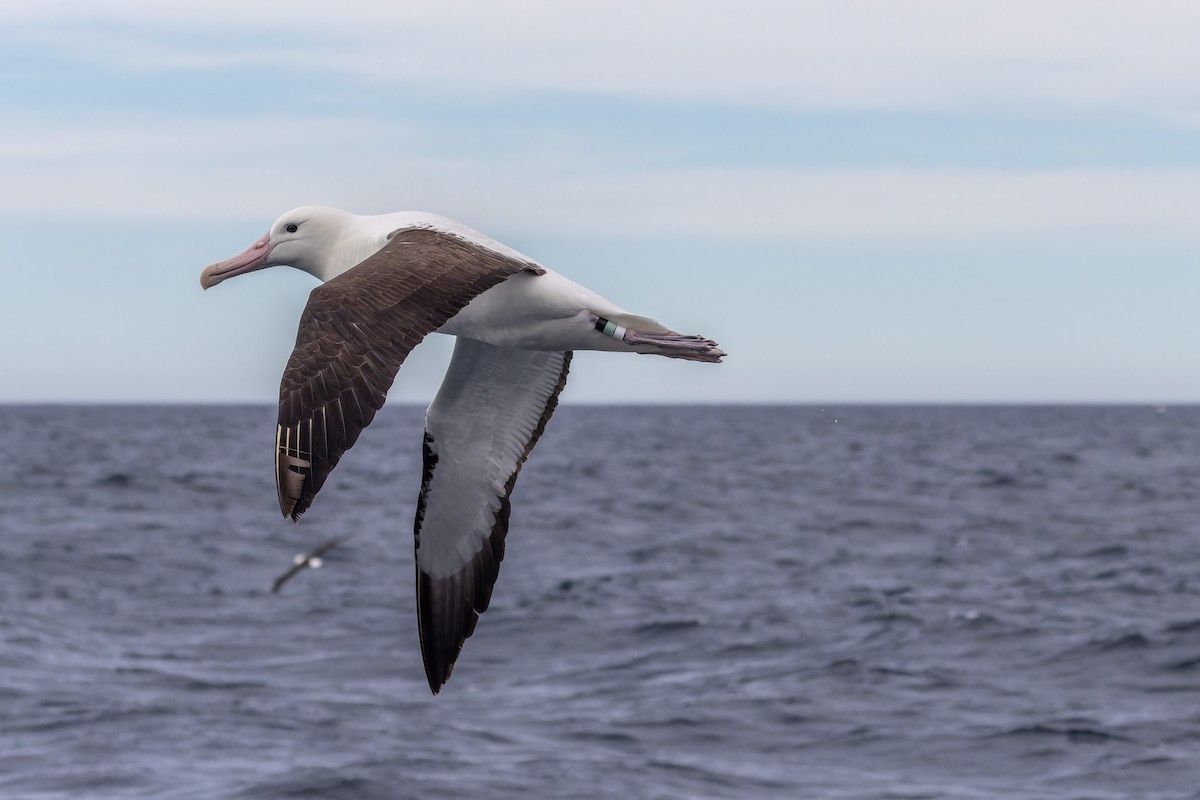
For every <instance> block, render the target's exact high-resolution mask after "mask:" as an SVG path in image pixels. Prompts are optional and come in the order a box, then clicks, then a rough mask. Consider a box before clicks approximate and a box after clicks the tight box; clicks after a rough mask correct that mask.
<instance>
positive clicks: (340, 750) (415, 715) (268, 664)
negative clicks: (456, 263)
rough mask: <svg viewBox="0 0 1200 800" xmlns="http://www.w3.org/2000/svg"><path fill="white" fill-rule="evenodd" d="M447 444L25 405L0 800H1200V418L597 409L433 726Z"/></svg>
mask: <svg viewBox="0 0 1200 800" xmlns="http://www.w3.org/2000/svg"><path fill="white" fill-rule="evenodd" d="M422 417H423V410H422V409H419V408H415V407H405V406H401V407H396V408H388V409H385V410H384V412H382V413H381V414H380V416H379V417H378V418H377V420H376V421H375V423H374V424H372V426H371V427H370V428H369V429H368V430H367V431H366V432H365V433H364V434H363V437H362V438H361V439H360V440H359V442H358V444H357V445H356V446H355V447H354V449H353V450H351V451H350V452H349V453H348V454H347V456H346V457H345V458H344V459H343V461H342V463H341V464H340V465H339V466H338V468H337V470H335V472H334V473H333V475H332V477H331V478H330V480H329V481H328V482H327V483H326V485H325V487H324V489H323V490H322V493H321V495H320V497H318V499H317V501H316V503H315V505H314V506H313V509H312V511H310V512H309V513H308V514H307V515H306V516H305V518H304V519H303V520H302V521H301V523H300V524H299V525H293V524H291V523H289V522H286V521H284V520H283V519H282V518H281V517H280V515H279V511H278V508H277V505H276V500H275V489H274V475H273V467H272V457H273V445H274V423H275V411H274V409H273V408H268V407H245V406H243V407H223V406H197V407H183V406H146V407H134V406H128V407H121V406H46V407H21V406H8V407H0V448H2V449H3V458H2V459H0V798H5V799H6V800H7V799H8V798H21V799H23V798H31V799H33V798H47V799H48V798H56V799H57V798H71V799H72V800H77V799H78V798H155V799H156V800H157V799H159V798H163V799H167V798H179V799H181V800H182V799H183V798H188V799H191V798H322V799H325V798H329V799H332V800H338V799H341V798H345V799H346V800H350V799H354V800H369V799H371V798H387V799H388V800H394V799H395V798H418V797H421V798H426V797H447V798H488V800H493V799H495V798H514V799H515V798H573V799H574V798H663V799H664V800H665V799H667V798H729V799H730V800H747V799H748V798H803V799H807V798H833V799H835V800H836V799H841V798H856V799H857V798H880V799H882V798H890V799H895V800H900V799H901V798H903V799H911V800H916V798H939V799H940V798H947V799H950V798H954V799H958V798H963V799H967V798H971V799H972V800H974V799H977V798H988V799H989V800H990V799H991V798H1005V800H1011V799H1014V798H1015V799H1021V798H1038V799H1039V800H1040V799H1041V798H1094V799H1104V798H1137V799H1138V800H1156V799H1158V798H1173V799H1174V798H1198V797H1200V408H1192V407H1169V408H1155V407H1112V408H1110V407H995V408H991V407H959V406H950V407H936V406H929V407H890V406H874V407H858V406H837V407H835V406H824V407H820V406H799V407H765V406H761V407H760V406H744V407H691V406H677V407H587V406H571V405H567V406H565V407H563V408H561V409H560V410H559V411H558V413H557V414H556V415H555V418H554V420H553V421H552V422H551V424H550V426H549V428H548V429H547V431H546V434H545V436H544V438H543V439H542V441H541V443H540V444H539V445H538V447H537V449H536V451H535V452H534V454H533V456H532V457H531V458H530V461H529V463H528V464H527V465H526V468H525V470H524V472H523V473H522V475H521V478H520V480H519V481H518V483H517V486H516V490H515V492H514V495H513V512H512V520H511V527H510V532H509V537H508V549H507V556H506V559H505V561H504V565H503V567H502V569H501V572H500V579H499V582H498V583H497V585H496V589H495V593H494V596H493V600H492V606H491V608H490V609H489V610H488V612H487V613H486V614H484V615H483V617H482V618H481V619H480V622H479V625H478V627H477V629H476V631H475V635H474V636H473V637H472V638H471V639H469V640H468V641H467V644H466V647H465V649H464V651H463V653H462V656H461V657H460V659H459V661H458V666H457V668H456V669H455V672H454V675H453V677H452V678H451V679H450V682H449V684H448V685H447V686H446V688H445V689H444V690H443V692H442V694H441V695H440V696H438V697H433V696H432V695H431V694H430V692H429V689H428V687H427V685H426V681H425V676H424V673H423V670H422V666H421V659H420V654H419V649H418V641H417V631H416V622H415V613H414V586H413V565H412V518H413V512H414V506H415V503H416V497H417V490H418V487H419V482H420V471H421V465H420V442H421V428H422ZM342 533H349V534H353V536H352V538H350V539H349V540H347V541H346V542H345V543H343V544H342V545H340V546H339V547H337V548H335V549H333V550H331V551H329V552H328V553H327V554H326V556H325V565H324V566H323V567H322V568H321V569H318V570H306V571H304V572H302V573H300V574H299V575H297V576H296V577H295V578H293V579H292V581H291V582H289V583H288V584H287V585H286V586H285V587H284V588H283V590H282V591H281V592H280V593H278V594H272V593H271V584H272V582H273V580H274V579H275V577H276V576H277V575H279V574H280V573H282V572H283V571H285V570H286V569H287V567H288V566H289V565H290V564H291V560H292V557H293V555H295V554H296V553H299V552H302V551H306V550H308V549H310V548H312V547H314V546H316V545H317V544H319V543H321V542H323V541H325V540H326V539H329V538H331V537H333V536H335V535H338V534H342Z"/></svg>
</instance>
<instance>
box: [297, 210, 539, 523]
mask: <svg viewBox="0 0 1200 800" xmlns="http://www.w3.org/2000/svg"><path fill="white" fill-rule="evenodd" d="M525 270H532V271H535V272H541V271H542V270H541V268H540V267H537V265H535V264H533V263H531V262H526V261H520V260H517V259H515V258H510V257H508V256H505V255H502V254H500V253H497V252H495V251H493V250H489V249H488V248H485V247H482V246H480V245H477V244H474V243H472V242H469V241H467V240H465V239H462V238H459V237H457V236H454V235H451V234H447V233H442V232H439V231H432V230H428V229H421V228H412V229H406V230H401V231H398V232H396V233H395V234H393V236H392V237H391V239H390V241H389V242H388V243H387V244H386V245H384V247H383V248H382V249H381V250H380V251H379V252H377V253H375V254H374V255H372V256H370V257H369V258H367V259H366V260H364V261H363V262H362V263H360V264H358V265H356V266H355V267H353V268H352V269H350V270H348V271H347V272H345V273H343V274H341V275H339V276H338V277H336V278H334V279H332V280H330V281H328V282H326V283H325V284H323V285H321V286H319V287H317V288H316V289H314V290H313V292H312V294H311V295H310V297H309V301H308V305H307V306H306V307H305V309H304V313H303V314H302V315H301V317H300V325H299V330H298V331H297V333H296V346H295V348H294V349H293V351H292V355H291V358H289V359H288V363H287V367H286V368H285V369H284V373H283V379H282V380H281V381H280V385H279V427H278V435H277V448H276V472H275V474H276V487H277V489H278V493H279V507H280V510H281V511H282V512H283V514H284V516H287V517H291V518H292V519H293V520H298V519H299V518H300V515H301V514H303V513H304V512H305V510H307V509H308V507H309V506H310V505H311V504H312V501H313V498H315V497H316V495H317V492H319V491H320V489H321V486H322V485H323V484H324V483H325V479H326V478H327V477H328V476H329V473H330V472H331V471H332V470H333V468H334V467H335V466H336V465H337V463H338V460H339V459H340V458H341V457H342V454H343V453H345V452H346V450H348V449H350V447H351V446H352V445H353V444H354V442H355V441H356V440H357V439H358V435H359V433H361V432H362V430H363V428H365V427H366V426H367V425H369V424H370V423H371V420H372V419H373V418H374V416H375V412H376V411H378V410H379V409H380V408H381V407H382V406H383V403H384V400H385V399H386V398H387V392H388V389H389V388H390V387H391V385H392V381H393V380H395V377H396V372H397V371H398V370H399V369H400V365H401V364H403V363H404V359H405V358H407V356H408V354H409V352H411V351H412V349H413V348H414V347H415V346H416V345H417V344H418V343H419V342H420V341H421V340H422V339H423V338H425V336H426V335H428V334H429V333H431V332H432V331H435V330H437V329H438V328H440V327H441V326H442V325H444V324H445V323H446V321H447V320H449V319H450V318H451V317H453V316H454V315H455V314H457V313H458V312H459V311H460V310H461V309H462V308H463V306H465V305H466V304H467V303H469V302H470V301H471V300H472V299H474V298H475V297H476V296H477V295H479V294H481V293H482V292H485V291H487V290H488V289H490V288H491V287H492V286H495V285H496V284H497V283H499V282H500V281H502V280H504V279H505V278H508V277H509V276H511V275H514V274H516V273H518V272H522V271H525Z"/></svg>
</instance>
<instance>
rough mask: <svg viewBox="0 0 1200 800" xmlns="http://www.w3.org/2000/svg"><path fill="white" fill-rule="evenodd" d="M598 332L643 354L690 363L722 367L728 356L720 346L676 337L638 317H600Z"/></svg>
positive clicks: (700, 339) (698, 338)
mask: <svg viewBox="0 0 1200 800" xmlns="http://www.w3.org/2000/svg"><path fill="white" fill-rule="evenodd" d="M595 328H596V330H597V331H599V332H601V333H603V334H606V335H608V336H611V337H613V338H614V339H618V340H620V341H623V342H625V343H626V344H628V345H631V346H632V347H634V348H635V349H636V350H637V351H638V352H639V353H650V354H653V355H659V356H666V357H667V358H682V359H686V360H688V361H708V362H711V363H714V364H715V363H720V361H721V358H722V357H723V356H724V355H725V354H726V353H725V351H724V350H722V349H721V348H719V347H717V343H716V342H714V341H713V340H712V339H708V338H706V337H704V336H689V335H685V334H682V333H676V332H675V331H673V330H671V329H670V328H668V327H666V326H665V325H663V324H662V323H661V322H659V321H658V320H654V319H650V318H649V317H639V316H638V315H636V314H612V315H610V316H609V317H601V316H597V317H596V322H595Z"/></svg>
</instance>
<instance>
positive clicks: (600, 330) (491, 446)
mask: <svg viewBox="0 0 1200 800" xmlns="http://www.w3.org/2000/svg"><path fill="white" fill-rule="evenodd" d="M285 264H286V265H289V266H292V267H295V268H297V269H301V270H303V271H305V272H308V273H310V274H311V275H313V276H315V277H316V278H317V279H318V280H320V281H322V282H323V285H321V286H318V287H317V288H316V289H314V290H313V292H312V294H311V295H310V296H309V299H308V305H307V306H306V307H305V309H304V313H303V314H302V315H301V317H300V329H299V331H298V333H297V335H296V347H295V349H294V350H293V351H292V355H291V358H290V359H289V360H288V363H287V367H286V368H285V370H284V373H283V380H282V382H281V384H280V387H279V424H278V427H277V428H276V434H275V444H276V460H275V484H276V488H277V490H278V494H279V507H280V508H281V509H282V511H283V514H284V516H285V517H291V518H292V520H299V518H300V515H301V514H303V513H304V511H305V510H306V509H307V508H308V507H309V505H310V504H311V503H312V501H313V498H314V497H315V496H316V494H317V492H318V491H319V490H320V488H321V485H322V484H323V483H324V482H325V479H326V478H327V477H328V476H329V473H330V471H331V470H332V469H333V468H334V466H335V465H336V464H337V462H338V459H339V458H341V456H342V454H343V453H344V452H346V450H348V449H349V448H350V446H351V445H353V444H354V442H355V440H356V439H357V438H358V435H359V433H360V432H361V431H362V429H363V428H365V427H366V426H367V425H368V424H369V423H370V422H371V419H372V418H373V417H374V416H375V412H376V411H378V410H379V408H380V407H382V406H383V403H384V400H385V399H386V398H387V391H388V389H389V388H390V386H391V385H392V381H393V379H394V378H395V377H396V372H397V371H398V370H399V369H400V365H401V364H402V363H403V362H404V359H405V357H406V356H408V354H409V352H410V351H411V350H412V349H413V347H415V346H416V345H417V343H418V342H420V341H421V340H422V339H423V338H425V336H426V335H427V334H429V333H433V332H435V331H436V332H438V333H447V334H450V335H452V336H456V337H457V341H456V344H455V346H454V356H453V358H452V360H451V362H450V366H449V368H448V370H447V372H446V376H445V378H444V379H443V381H442V386H441V388H440V389H439V390H438V393H437V396H436V397H435V398H434V401H433V403H432V404H431V405H430V406H429V409H428V410H427V411H426V414H425V442H424V447H423V454H424V470H423V475H422V479H421V492H420V495H419V496H418V498H417V514H416V524H415V526H414V533H415V540H416V567H417V626H418V631H419V633H420V639H421V654H422V656H423V658H424V661H425V674H426V677H427V678H428V679H429V688H430V689H432V690H433V693H434V694H437V693H438V691H439V690H440V689H441V687H442V686H443V685H444V684H445V683H446V680H447V679H448V678H449V677H450V671H451V670H452V669H453V668H454V662H455V659H457V658H458V654H459V652H460V651H461V650H462V645H463V642H464V641H465V640H466V638H467V637H468V636H470V635H471V633H472V632H473V631H474V629H475V623H476V621H477V620H478V618H479V614H481V613H482V612H483V611H484V610H485V609H487V606H488V601H489V599H490V598H491V594H492V586H493V584H494V583H495V582H496V575H497V572H498V570H499V567H500V560H501V559H502V558H503V556H504V537H505V534H506V533H507V530H508V515H509V496H510V495H511V493H512V489H513V484H514V483H516V480H517V473H518V472H519V471H520V469H521V465H522V464H523V463H524V462H525V459H526V458H527V457H528V455H529V452H530V451H531V450H532V449H533V446H534V445H535V444H536V443H537V440H538V437H539V436H540V435H541V433H542V431H543V430H544V429H545V427H546V423H547V422H548V421H549V419H550V415H551V414H552V413H553V411H554V408H555V406H556V405H557V402H558V395H559V393H560V392H561V391H562V389H563V386H564V385H565V384H566V381H567V369H568V367H569V365H570V363H571V351H573V350H609V351H614V352H624V353H649V354H654V355H661V356H667V357H669V358H683V359H688V360H691V361H709V362H717V361H720V360H721V357H722V356H723V355H725V353H724V352H723V351H722V350H720V349H718V347H717V345H716V343H715V342H713V341H712V340H711V339H706V338H704V337H702V336H684V335H681V334H678V333H676V332H674V331H672V330H671V329H669V328H667V327H665V326H664V325H662V324H661V323H659V322H657V321H655V320H653V319H650V318H649V317H640V316H637V315H634V314H630V313H628V312H626V311H624V310H622V309H621V308H620V307H618V306H616V305H614V304H613V303H611V302H609V301H608V300H605V299H604V298H603V297H600V296H599V295H597V294H596V293H594V292H592V291H589V290H588V289H585V288H584V287H582V286H579V285H578V284H575V283H573V282H571V281H569V280H567V279H566V278H564V277H563V276H561V275H559V274H557V273H555V272H552V271H551V270H548V269H546V268H545V267H543V266H541V265H540V264H538V263H536V262H535V261H533V260H531V259H529V258H526V257H525V256H523V255H521V254H520V253H518V252H517V251H515V250H512V249H510V248H508V247H506V246H504V245H502V244H500V243H499V242H496V241H493V240H492V239H489V238H488V237H486V236H484V235H483V234H481V233H479V232H477V231H475V230H472V229H471V228H468V227H467V226H465V225H463V224H461V223H459V222H455V221H454V220H451V219H447V218H445V217H440V216H437V215H435V214H427V213H422V212H413V211H402V212H399V213H395V214H383V215H379V216H356V215H354V214H350V213H348V212H345V211H340V210H338V209H334V208H324V207H317V206H308V207H303V208H297V209H295V210H294V211H289V212H288V213H286V214H284V215H283V216H282V217H280V218H279V219H278V220H276V222H275V224H274V225H272V226H271V229H270V230H269V231H268V232H267V233H266V234H265V235H264V236H263V237H262V238H261V239H259V240H258V241H256V242H255V243H254V244H253V245H251V246H250V248H249V249H247V250H246V251H245V252H244V253H242V254H241V255H237V256H234V257H233V258H231V259H229V260H227V261H221V262H219V263H216V264H213V265H212V266H210V267H208V268H206V269H205V270H204V272H203V273H201V275H200V285H201V286H203V287H204V288H205V289H208V288H211V287H213V286H216V285H217V284H218V283H220V282H221V281H223V280H226V279H228V278H232V277H234V276H235V275H242V274H244V273H247V272H251V271H254V270H258V269H263V268H264V267H272V266H276V265H285ZM584 457H586V454H585V456H584Z"/></svg>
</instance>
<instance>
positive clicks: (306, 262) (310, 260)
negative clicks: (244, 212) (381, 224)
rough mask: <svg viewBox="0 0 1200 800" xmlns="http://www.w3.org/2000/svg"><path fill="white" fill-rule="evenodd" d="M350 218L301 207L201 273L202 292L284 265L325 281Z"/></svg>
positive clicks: (322, 208)
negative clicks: (244, 276)
mask: <svg viewBox="0 0 1200 800" xmlns="http://www.w3.org/2000/svg"><path fill="white" fill-rule="evenodd" d="M352 218H353V215H352V214H349V213H347V212H345V211H341V210H339V209H336V208H328V207H326V206H301V207H300V208H294V209H292V210H291V211H289V212H287V213H286V214H284V215H283V216H281V217H280V218H279V219H277V220H275V224H274V225H272V226H271V229H270V230H269V231H267V232H266V234H264V235H263V236H262V238H260V239H259V240H258V241H256V242H255V243H254V244H252V245H250V247H248V248H247V249H246V250H245V251H244V252H242V253H239V254H238V255H236V256H234V257H233V258H229V259H226V260H224V261H218V262H217V263H216V264H212V265H210V266H208V267H205V268H204V271H203V272H201V273H200V285H201V286H202V287H204V288H205V289H210V288H212V287H213V286H216V285H217V284H218V283H220V282H221V281H223V280H226V279H228V278H232V277H234V276H236V275H244V274H246V273H247V272H254V271H255V270H260V269H265V268H266V267H275V266H280V265H287V266H289V267H295V268H296V269H299V270H303V271H304V272H307V273H309V274H311V275H315V276H316V277H317V278H319V279H321V280H324V279H325V274H324V273H325V271H326V265H327V261H328V258H327V256H328V254H329V252H330V250H331V248H333V247H334V246H335V245H336V243H337V242H338V239H339V237H340V235H341V233H342V232H343V231H344V230H345V229H346V228H347V227H348V226H349V224H350V221H351V219H352Z"/></svg>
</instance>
